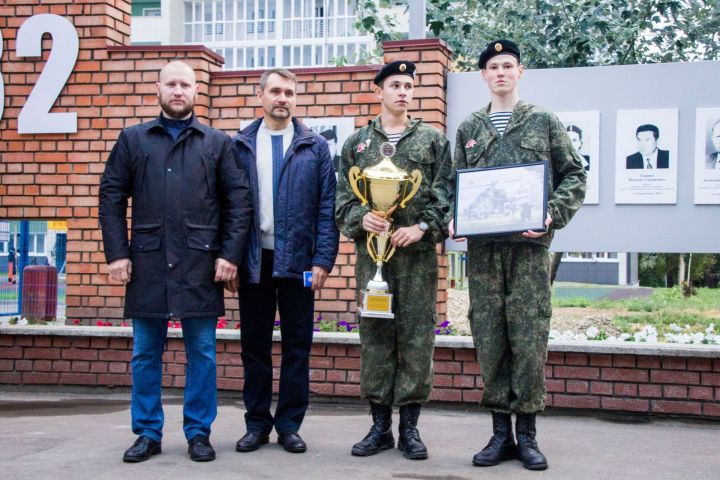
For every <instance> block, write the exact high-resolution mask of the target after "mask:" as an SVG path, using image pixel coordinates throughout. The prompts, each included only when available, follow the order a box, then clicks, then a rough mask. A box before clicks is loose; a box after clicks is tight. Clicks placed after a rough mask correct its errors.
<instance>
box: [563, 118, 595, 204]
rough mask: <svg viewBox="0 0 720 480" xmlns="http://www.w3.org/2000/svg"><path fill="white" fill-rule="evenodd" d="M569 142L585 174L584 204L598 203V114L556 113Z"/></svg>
mask: <svg viewBox="0 0 720 480" xmlns="http://www.w3.org/2000/svg"><path fill="white" fill-rule="evenodd" d="M557 116H558V118H560V121H561V122H562V124H563V126H564V127H565V131H566V132H567V134H568V136H569V137H570V141H571V142H572V144H573V146H574V147H575V149H576V150H577V152H578V153H579V154H580V157H581V158H582V162H583V168H584V169H585V172H586V173H587V190H586V193H585V200H584V202H583V203H584V204H590V205H594V204H597V203H599V201H600V112H598V111H587V112H558V113H557Z"/></svg>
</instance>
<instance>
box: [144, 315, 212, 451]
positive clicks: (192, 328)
mask: <svg viewBox="0 0 720 480" xmlns="http://www.w3.org/2000/svg"><path fill="white" fill-rule="evenodd" d="M181 323H182V330H183V339H184V343H185V354H186V356H187V366H186V370H185V399H184V403H183V430H184V432H185V438H186V439H188V440H190V439H191V438H193V437H195V436H196V435H207V436H210V426H211V425H212V422H213V420H215V417H216V415H217V382H216V371H215V328H216V325H217V319H216V318H214V317H207V318H183V319H182V320H181ZM167 329H168V324H167V321H165V320H156V319H142V318H137V319H133V356H132V360H131V366H132V375H133V382H132V398H131V399H130V415H131V417H132V430H133V433H134V434H136V435H138V436H145V437H149V438H151V439H153V440H156V441H158V442H159V441H160V440H161V439H162V429H163V422H164V419H165V417H164V414H163V409H162V403H161V389H162V355H163V351H164V350H165V346H166V344H167Z"/></svg>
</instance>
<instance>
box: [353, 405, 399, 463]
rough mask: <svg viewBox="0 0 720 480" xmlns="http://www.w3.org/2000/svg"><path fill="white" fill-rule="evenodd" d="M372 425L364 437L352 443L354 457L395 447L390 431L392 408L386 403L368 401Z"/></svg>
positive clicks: (366, 455)
mask: <svg viewBox="0 0 720 480" xmlns="http://www.w3.org/2000/svg"><path fill="white" fill-rule="evenodd" d="M370 413H371V414H372V419H373V425H372V427H370V432H368V434H367V435H365V438H363V439H362V440H360V441H359V442H358V443H356V444H355V445H353V447H352V454H353V455H355V456H356V457H369V456H370V455H375V454H376V453H380V452H382V451H383V450H387V449H390V448H394V447H395V438H394V437H393V433H392V428H390V427H391V425H392V408H391V407H388V406H386V405H377V404H375V403H372V402H371V403H370Z"/></svg>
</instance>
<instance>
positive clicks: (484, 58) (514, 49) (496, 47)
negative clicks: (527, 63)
mask: <svg viewBox="0 0 720 480" xmlns="http://www.w3.org/2000/svg"><path fill="white" fill-rule="evenodd" d="M496 55H512V56H513V57H515V58H517V60H518V62H519V61H520V48H519V47H518V46H517V44H516V43H515V42H513V41H511V40H495V41H494V42H490V43H488V44H487V46H486V47H485V50H483V51H482V53H480V60H478V67H480V70H484V69H485V65H486V64H487V62H488V60H490V59H491V58H492V57H494V56H496Z"/></svg>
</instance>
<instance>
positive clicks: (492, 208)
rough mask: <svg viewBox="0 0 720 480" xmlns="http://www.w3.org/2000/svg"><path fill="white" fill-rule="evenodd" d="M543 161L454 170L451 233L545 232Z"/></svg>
mask: <svg viewBox="0 0 720 480" xmlns="http://www.w3.org/2000/svg"><path fill="white" fill-rule="evenodd" d="M547 174H548V163H547V162H535V163H525V164H519V165H505V166H501V167H487V168H469V169H465V170H458V171H457V178H456V183H455V236H456V237H471V236H480V235H499V234H510V233H518V232H525V231H527V230H534V231H538V232H544V231H545V219H546V218H547V197H548V192H547V182H546V179H547Z"/></svg>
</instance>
